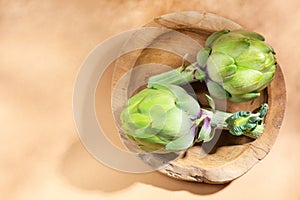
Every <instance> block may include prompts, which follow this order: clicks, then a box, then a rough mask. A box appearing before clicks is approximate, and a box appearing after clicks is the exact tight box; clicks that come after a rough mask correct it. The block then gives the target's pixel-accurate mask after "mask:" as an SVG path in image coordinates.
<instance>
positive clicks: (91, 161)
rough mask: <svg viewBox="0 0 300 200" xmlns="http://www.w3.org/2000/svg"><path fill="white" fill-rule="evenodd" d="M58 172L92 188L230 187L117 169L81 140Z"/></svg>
mask: <svg viewBox="0 0 300 200" xmlns="http://www.w3.org/2000/svg"><path fill="white" fill-rule="evenodd" d="M58 172H59V174H61V176H62V177H63V179H65V180H66V181H67V182H68V183H69V184H72V185H73V186H75V187H78V188H80V189H84V190H89V191H102V192H107V193H111V192H116V191H120V190H124V189H126V188H129V187H131V186H132V185H135V184H137V183H142V184H146V185H151V186H154V187H159V188H163V189H165V190H169V191H187V192H190V193H192V194H197V195H209V194H213V193H216V192H219V191H220V190H222V189H224V188H225V187H227V186H228V185H229V184H230V183H227V184H223V185H212V184H206V183H197V182H189V181H183V180H177V179H173V178H170V177H168V176H167V175H164V174H162V173H159V172H157V171H154V172H149V173H143V174H133V173H126V172H120V171H117V170H114V169H112V168H109V167H107V166H105V165H103V164H102V163H100V162H98V161H97V160H96V159H95V158H93V157H92V156H91V155H90V154H89V153H88V152H87V150H86V149H85V148H84V146H83V145H82V144H81V142H80V141H76V142H74V143H73V144H71V145H70V147H69V149H68V150H67V151H66V152H65V154H64V156H63V159H62V160H61V162H60V164H59V166H58Z"/></svg>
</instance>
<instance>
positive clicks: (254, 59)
mask: <svg viewBox="0 0 300 200" xmlns="http://www.w3.org/2000/svg"><path fill="white" fill-rule="evenodd" d="M208 48H209V49H210V50H211V51H210V53H209V56H208V58H207V59H204V60H205V61H206V65H205V66H206V71H207V76H208V77H207V80H209V81H213V82H215V83H216V84H218V85H219V86H220V87H223V88H224V90H225V91H226V93H227V94H228V95H227V99H228V100H233V101H235V102H242V101H248V100H250V99H253V98H255V97H257V94H259V92H260V91H261V90H263V89H264V88H266V87H267V86H268V84H269V83H270V82H271V81H272V80H273V77H274V73H275V70H276V64H277V63H276V58H275V56H274V55H275V53H274V50H273V48H272V47H271V46H270V45H268V44H266V43H264V37H263V36H261V35H260V34H257V33H254V32H249V31H244V30H234V31H219V32H216V33H213V34H212V35H211V36H209V37H208V39H207V42H206V48H204V50H202V51H205V52H202V53H199V54H198V56H199V58H201V55H202V57H203V55H205V53H207V52H209V51H208V50H207V49H208ZM197 60H199V61H198V64H199V63H201V62H200V59H197ZM201 64H202V65H203V63H201ZM211 85H212V84H211ZM208 87H209V86H208ZM214 88H218V87H216V86H214ZM208 89H209V90H210V92H211V90H212V89H210V88H208ZM217 90H218V91H217V92H213V91H212V93H211V95H212V96H214V97H216V98H218V96H215V95H214V94H219V93H220V92H219V91H220V90H219V89H217Z"/></svg>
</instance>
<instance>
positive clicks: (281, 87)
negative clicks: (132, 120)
mask: <svg viewBox="0 0 300 200" xmlns="http://www.w3.org/2000/svg"><path fill="white" fill-rule="evenodd" d="M146 27H158V28H168V29H171V30H176V32H177V31H178V32H180V33H182V34H185V35H187V36H189V37H191V38H192V39H193V40H195V41H197V42H198V43H199V44H200V45H202V46H203V45H204V42H205V40H206V38H207V37H208V36H209V35H210V34H211V33H212V32H214V31H218V30H222V29H230V30H233V29H240V28H242V27H241V26H240V25H238V24H236V23H235V22H232V21H230V20H228V19H224V18H221V17H218V16H216V15H213V14H209V13H199V12H181V13H171V14H167V15H163V16H160V17H157V18H155V19H154V20H153V21H152V22H150V23H148V24H147V25H146ZM175 35H176V34H175ZM176 39H178V42H180V38H176V37H175V36H174V32H172V31H171V32H166V33H164V34H162V35H157V37H156V38H154V39H153V41H152V42H151V44H149V46H147V48H145V49H142V50H139V51H135V52H131V53H130V54H127V55H126V56H123V57H120V58H119V59H118V60H117V61H116V64H117V65H116V66H117V67H116V70H115V73H114V77H113V87H115V86H116V83H117V82H118V80H119V79H120V78H121V77H122V75H124V74H125V73H126V72H127V71H129V70H131V69H132V68H134V67H137V66H141V65H145V64H151V63H161V64H163V65H166V66H170V67H172V68H176V67H178V66H180V65H181V62H182V58H181V56H178V55H176V54H174V53H172V52H168V51H164V50H161V49H156V48H154V47H156V46H157V45H159V44H164V45H172V43H171V41H174V40H176ZM190 50H191V52H192V53H190V56H191V57H195V55H196V53H197V51H194V50H193V49H190ZM118 66H121V67H118ZM145 73H148V72H145ZM149 73H150V72H149ZM153 73H155V72H153ZM134 80H136V79H135V78H134V77H133V78H132V79H131V80H130V81H134ZM132 84H135V83H132ZM192 87H193V89H194V91H195V93H196V95H197V98H198V100H199V101H200V104H201V105H202V106H206V105H207V102H206V101H205V98H204V94H205V93H207V90H206V87H205V85H204V84H201V83H194V84H192ZM264 102H266V103H268V105H269V107H270V109H269V111H268V114H267V116H266V118H265V131H264V134H263V135H262V136H261V137H260V138H258V139H256V140H253V139H250V138H247V137H245V136H240V137H235V136H232V135H230V134H229V133H228V132H227V131H222V132H221V133H219V137H217V138H216V140H214V141H212V142H211V143H213V144H211V145H213V148H212V149H210V150H209V152H206V153H204V150H203V149H205V146H209V144H199V145H195V146H193V147H191V148H190V149H188V151H187V152H186V154H185V156H184V157H181V158H179V159H177V160H174V161H172V162H170V163H169V164H168V165H167V166H166V167H165V168H163V169H160V170H159V171H160V172H161V173H163V174H166V175H168V176H170V177H173V178H176V179H182V180H187V181H195V182H206V183H212V184H223V183H227V182H230V181H232V180H234V179H236V178H238V177H240V176H241V175H243V174H245V173H246V172H247V171H248V170H249V169H250V168H251V167H253V166H254V165H255V164H256V163H257V162H259V161H260V160H261V159H263V158H264V157H265V156H266V155H267V154H268V152H269V151H270V150H271V148H272V145H273V144H274V142H275V140H276V137H277V135H278V132H279V129H280V126H281V123H282V120H283V115H284V110H285V103H286V89H285V82H284V77H283V73H282V71H281V68H280V66H278V67H277V70H276V73H275V78H274V80H273V81H272V83H271V84H270V85H269V86H268V88H267V89H265V90H264V91H262V92H261V96H260V97H259V98H257V99H255V100H252V101H249V102H243V103H231V102H226V104H225V108H226V110H227V111H228V112H235V111H238V110H245V111H253V110H255V109H257V108H259V107H260V105H261V104H262V103H264ZM222 106H223V107H224V103H223V104H222ZM201 153H202V155H204V154H205V155H206V156H202V157H200V154H201ZM203 153H204V154H203Z"/></svg>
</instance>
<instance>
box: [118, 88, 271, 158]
mask: <svg viewBox="0 0 300 200" xmlns="http://www.w3.org/2000/svg"><path fill="white" fill-rule="evenodd" d="M207 99H208V101H209V103H210V106H211V108H207V109H204V108H201V107H200V105H199V103H198V102H197V101H196V100H195V99H194V98H193V97H192V96H191V95H189V94H188V93H187V92H186V91H185V90H184V89H183V88H181V87H180V86H177V85H171V84H153V85H152V87H151V88H146V89H144V90H142V91H140V92H139V93H137V94H136V95H134V96H132V97H131V98H130V99H129V100H128V101H127V104H126V108H125V109H124V110H123V111H122V113H121V116H120V118H121V123H122V129H123V132H124V133H125V135H126V136H127V137H128V138H129V139H131V140H132V141H134V142H135V143H136V144H137V145H138V146H139V147H140V149H142V150H144V151H147V152H158V153H161V152H173V151H181V150H186V149H187V148H189V147H191V146H193V144H194V143H195V142H201V141H204V142H207V141H210V140H211V139H212V138H213V136H214V133H215V130H216V129H217V128H219V129H227V130H229V132H230V133H231V134H233V135H243V134H244V135H247V136H250V137H253V138H257V137H259V136H260V135H261V134H262V133H263V129H264V125H263V118H264V116H265V115H266V112H267V109H268V106H267V105H266V104H264V105H263V106H262V107H261V109H260V111H259V112H258V113H255V114H253V113H251V112H244V111H239V112H236V113H226V112H222V111H217V110H215V106H214V102H213V99H212V98H210V97H209V96H207Z"/></svg>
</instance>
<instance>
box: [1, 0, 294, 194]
mask: <svg viewBox="0 0 300 200" xmlns="http://www.w3.org/2000/svg"><path fill="white" fill-rule="evenodd" d="M299 9H300V1H298V0H290V1H282V0H273V1H269V0H251V1H250V0H246V1H244V0H222V1H221V0H200V1H194V0H190V1H175V0H174V1H171V0H167V1H158V0H155V1H137V0H136V1H133V0H128V1H125V0H123V1H122V0H116V1H108V0H98V1H96V0H95V1H92V0H87V1H84V0H81V1H80V0H72V1H71V0H69V1H68V0H62V1H58V0H56V1H54V0H53V1H50V0H45V1H39V0H32V1H29V0H28V1H21V0H12V1H8V0H0V125H1V126H0V127H1V129H0V130H1V131H0V136H1V137H0V138H1V140H0V199H3V200H4V199H5V200H6V199H10V200H25V199H26V200H27V199H30V200H41V199H43V200H44V199H45V200H46V199H64V200H65V199H72V200H77V199H84V200H94V199H95V200H96V199H97V200H99V199H112V200H115V199H163V198H171V199H174V200H175V199H176V200H177V199H214V200H215V199H241V198H243V199H290V200H297V199H300V173H299V172H298V170H299V169H300V155H299V141H300V135H299V133H298V130H297V123H299V115H298V114H299V111H300V106H299V105H300V104H299V101H300V92H299V90H300V83H299V81H298V80H299V77H300V67H299V66H298V63H299V58H300V57H299V53H300V47H299V44H300V36H299V33H300V24H299V19H300V12H299ZM183 10H198V11H206V12H212V13H215V14H218V15H221V16H224V17H227V18H229V19H231V20H233V21H236V22H238V23H239V24H241V25H243V26H245V27H246V28H248V29H250V30H253V31H257V32H260V33H263V34H264V35H265V36H266V38H267V41H268V43H270V44H272V46H273V47H274V48H275V49H276V51H277V58H278V61H279V63H280V65H281V67H282V68H283V71H284V73H285V78H286V85H287V89H288V103H287V110H286V116H285V119H284V123H283V126H282V129H281V131H280V134H279V137H278V138H277V141H276V143H275V145H274V147H273V149H272V150H271V152H270V153H269V155H268V156H267V157H266V158H265V159H264V160H263V161H261V162H260V163H259V164H257V165H256V166H255V167H254V168H252V169H251V170H250V172H248V173H247V174H246V175H244V176H243V177H241V178H239V179H238V180H236V181H234V182H232V183H230V184H228V185H224V186H211V185H206V184H194V183H188V182H182V181H176V180H173V179H170V178H168V177H166V176H164V175H161V174H159V173H155V172H153V173H149V174H143V175H134V174H124V173H121V172H117V171H114V170H112V169H109V168H107V167H105V166H103V165H101V164H100V163H98V162H97V161H96V160H94V159H93V158H92V157H91V156H90V155H89V154H88V153H87V151H86V150H85V149H84V147H83V146H82V145H81V143H80V142H79V140H78V136H77V133H76V130H75V126H74V123H73V116H72V105H71V104H72V90H73V85H74V81H75V78H76V74H77V72H78V70H79V68H80V65H81V63H82V62H83V61H84V59H85V58H86V56H87V55H88V53H89V52H90V51H91V50H92V49H93V48H94V47H95V46H96V45H97V44H99V43H100V42H101V41H103V40H105V39H107V38H109V37H110V36H113V35H115V34H118V33H120V32H122V31H125V30H128V29H133V28H137V27H140V26H142V25H143V24H145V23H147V22H149V21H151V19H152V18H153V17H156V16H158V15H161V14H164V13H168V12H173V11H183Z"/></svg>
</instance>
